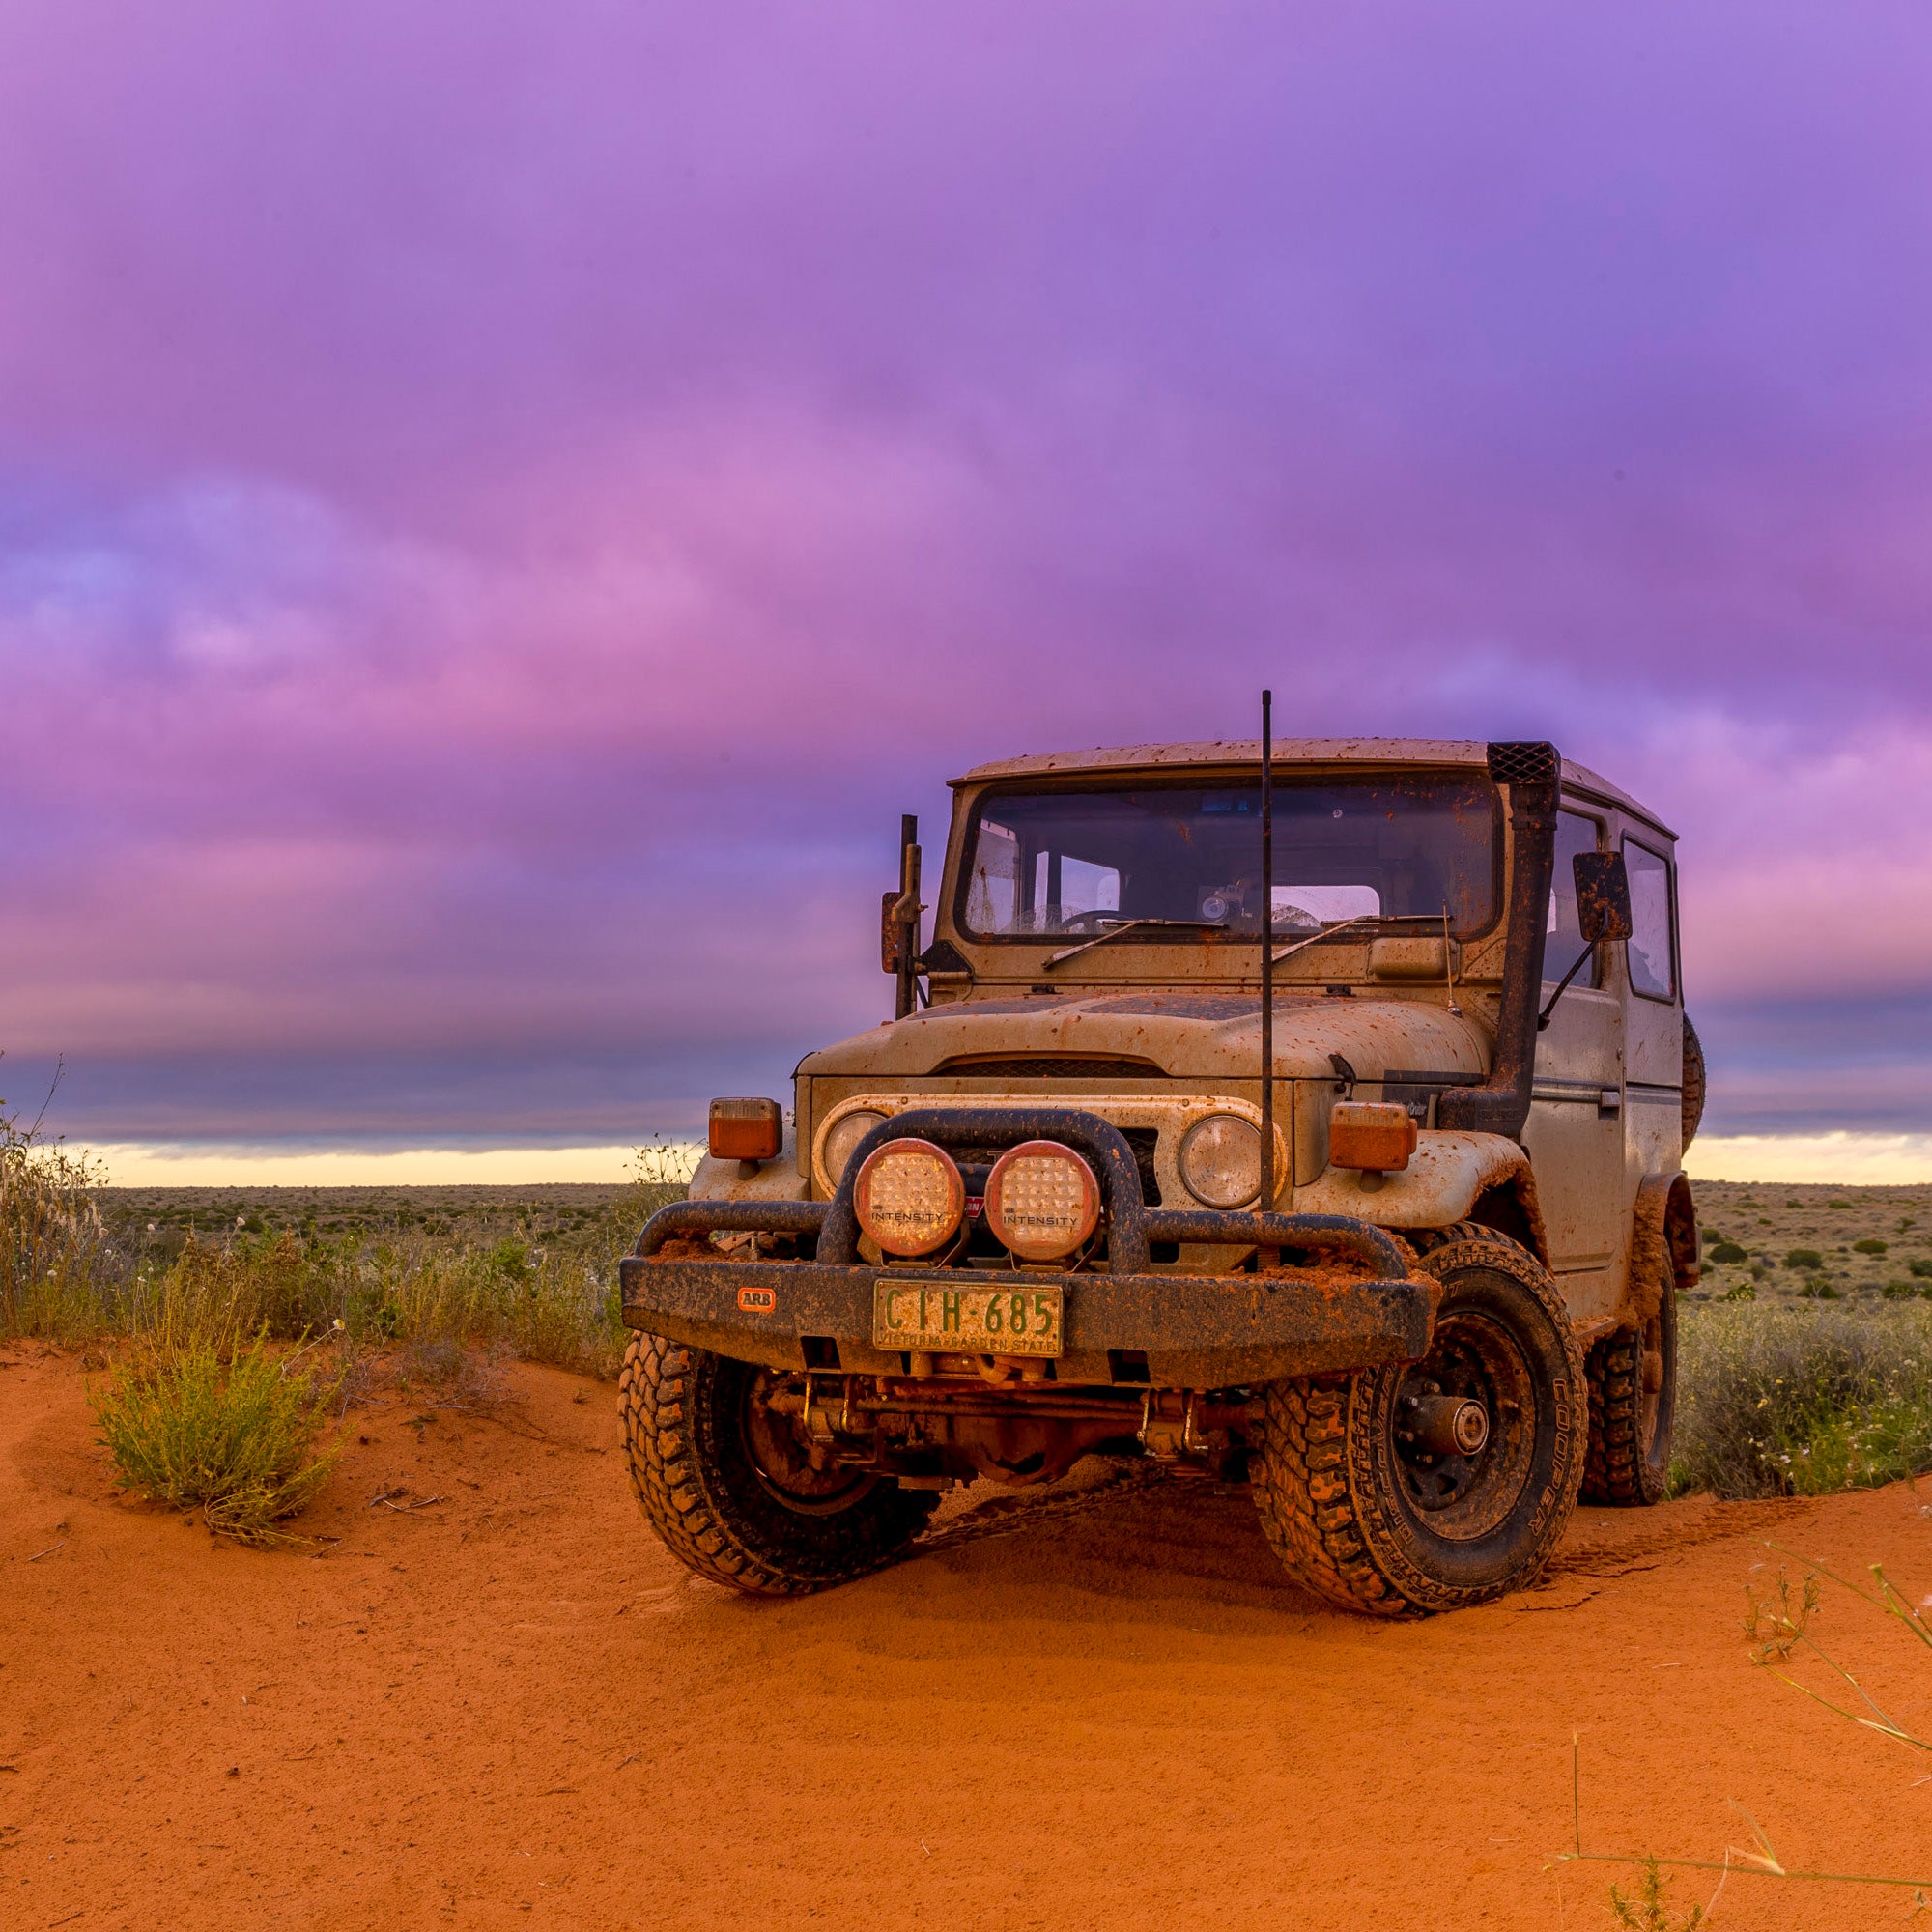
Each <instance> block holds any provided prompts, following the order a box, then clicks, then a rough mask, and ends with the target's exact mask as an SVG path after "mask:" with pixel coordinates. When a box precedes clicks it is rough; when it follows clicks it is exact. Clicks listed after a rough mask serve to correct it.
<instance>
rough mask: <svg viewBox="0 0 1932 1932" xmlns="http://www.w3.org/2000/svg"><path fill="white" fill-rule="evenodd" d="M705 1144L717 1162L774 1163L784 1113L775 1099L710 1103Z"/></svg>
mask: <svg viewBox="0 0 1932 1932" xmlns="http://www.w3.org/2000/svg"><path fill="white" fill-rule="evenodd" d="M708 1145H709V1147H710V1149H711V1151H712V1153H713V1154H714V1155H715V1156H716V1157H717V1158H718V1159H719V1160H776V1159H777V1158H778V1152H779V1149H780V1148H781V1147H782V1146H783V1145H784V1111H783V1109H782V1108H781V1107H780V1105H779V1103H778V1102H777V1101H776V1100H714V1101H712V1103H711V1133H710V1139H709V1142H708Z"/></svg>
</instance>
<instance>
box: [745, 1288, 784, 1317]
mask: <svg viewBox="0 0 1932 1932" xmlns="http://www.w3.org/2000/svg"><path fill="white" fill-rule="evenodd" d="M778 1305H779V1292H778V1290H777V1289H775V1288H741V1289H740V1290H739V1291H738V1306H739V1307H740V1308H743V1309H747V1310H749V1311H750V1312H751V1313H752V1314H753V1315H769V1314H770V1313H771V1312H772V1310H773V1309H775V1308H776V1307H777V1306H778Z"/></svg>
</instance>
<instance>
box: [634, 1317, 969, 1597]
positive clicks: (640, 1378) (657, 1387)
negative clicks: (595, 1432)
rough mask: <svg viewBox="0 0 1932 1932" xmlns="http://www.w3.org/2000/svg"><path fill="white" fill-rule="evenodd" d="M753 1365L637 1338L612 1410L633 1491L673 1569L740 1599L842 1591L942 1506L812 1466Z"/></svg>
mask: <svg viewBox="0 0 1932 1932" xmlns="http://www.w3.org/2000/svg"><path fill="white" fill-rule="evenodd" d="M768 1379H769V1378H768V1377H767V1375H766V1372H765V1371H763V1370H761V1369H757V1368H754V1367H753V1366H752V1364H750V1363H749V1362H738V1361H733V1360H732V1359H731V1358H730V1357H729V1356H727V1355H714V1354H711V1353H710V1352H708V1351H707V1350H703V1349H687V1348H684V1347H683V1346H682V1345H680V1344H679V1343H676V1342H668V1341H666V1340H665V1339H664V1337H663V1336H661V1335H646V1334H641V1333H639V1334H637V1335H634V1336H632V1338H631V1344H630V1347H629V1348H628V1349H626V1350H625V1351H624V1370H623V1374H622V1376H621V1377H620V1378H619V1379H618V1384H617V1387H618V1400H619V1405H620V1407H621V1411H622V1417H623V1427H624V1452H625V1455H626V1457H627V1458H628V1460H629V1462H630V1465H631V1483H632V1487H633V1488H635V1489H636V1491H637V1492H638V1500H639V1502H640V1503H641V1504H642V1505H643V1508H644V1514H645V1516H647V1517H648V1518H649V1519H650V1521H651V1526H652V1528H654V1529H655V1530H656V1531H657V1533H658V1535H659V1536H660V1537H662V1538H663V1539H664V1544H665V1547H666V1548H668V1550H669V1551H670V1553H671V1554H672V1555H673V1556H675V1557H676V1558H677V1559H678V1561H679V1562H680V1563H682V1564H684V1565H685V1566H686V1567H687V1568H688V1569H690V1570H693V1571H695V1572H696V1574H697V1575H698V1576H700V1577H707V1578H708V1579H709V1580H710V1581H712V1582H714V1583H725V1584H728V1585H729V1586H730V1587H731V1588H732V1589H734V1590H742V1591H744V1592H745V1593H746V1594H747V1595H748V1596H755V1597H793V1596H801V1595H803V1594H805V1593H806V1592H808V1591H811V1590H824V1589H829V1588H830V1587H831V1586H832V1585H833V1584H835V1583H845V1582H850V1581H851V1580H852V1578H854V1577H864V1576H866V1575H867V1574H868V1573H869V1572H871V1571H873V1570H879V1569H883V1568H884V1567H885V1565H887V1564H888V1563H890V1562H892V1561H893V1560H894V1558H895V1557H896V1556H898V1555H899V1554H900V1553H901V1552H902V1551H903V1550H904V1548H906V1546H907V1545H908V1544H909V1543H911V1542H912V1540H913V1538H914V1537H916V1536H917V1535H918V1534H919V1533H920V1531H921V1530H923V1528H924V1527H925V1524H926V1519H927V1518H928V1517H929V1516H931V1514H932V1512H933V1510H934V1508H935V1507H937V1505H938V1502H939V1498H938V1496H937V1494H936V1493H933V1492H925V1491H913V1490H901V1489H900V1488H899V1487H898V1485H897V1484H896V1483H895V1482H894V1481H893V1480H892V1479H891V1478H890V1477H882V1476H874V1475H872V1474H870V1473H868V1472H867V1471H865V1470H854V1469H845V1468H839V1467H837V1466H832V1467H827V1468H814V1467H812V1466H811V1464H810V1461H809V1459H808V1457H807V1454H806V1452H805V1448H804V1445H803V1444H802V1442H801V1441H800V1440H799V1438H798V1435H797V1434H796V1432H795V1431H794V1430H793V1429H792V1427H791V1425H790V1424H789V1422H788V1421H787V1420H786V1419H785V1418H784V1417H782V1416H781V1415H777V1414H775V1413H773V1412H772V1410H771V1409H769V1408H768V1407H766V1406H765V1405H764V1404H763V1402H762V1401H761V1400H760V1397H761V1395H762V1393H763V1389H764V1384H765V1382H766V1381H767V1380H768Z"/></svg>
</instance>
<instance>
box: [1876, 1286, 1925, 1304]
mask: <svg viewBox="0 0 1932 1932" xmlns="http://www.w3.org/2000/svg"><path fill="white" fill-rule="evenodd" d="M1880 1293H1883V1294H1884V1296H1885V1298H1886V1299H1887V1300H1888V1301H1910V1300H1911V1299H1912V1298H1913V1296H1914V1295H1916V1294H1917V1293H1918V1283H1917V1282H1916V1281H1889V1282H1887V1283H1886V1285H1885V1287H1884V1288H1883V1289H1882V1290H1881V1291H1880Z"/></svg>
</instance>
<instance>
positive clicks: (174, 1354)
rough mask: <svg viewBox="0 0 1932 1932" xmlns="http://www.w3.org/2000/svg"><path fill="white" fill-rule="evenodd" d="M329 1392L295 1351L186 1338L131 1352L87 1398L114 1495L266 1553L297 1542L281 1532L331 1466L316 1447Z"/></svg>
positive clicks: (330, 1457) (260, 1342)
mask: <svg viewBox="0 0 1932 1932" xmlns="http://www.w3.org/2000/svg"><path fill="white" fill-rule="evenodd" d="M334 1393H335V1389H334V1383H333V1381H332V1380H331V1379H330V1378H327V1377H325V1376H323V1375H322V1374H320V1373H319V1372H318V1370H317V1368H316V1367H315V1365H314V1364H313V1363H312V1362H309V1361H307V1360H306V1359H305V1358H304V1355H303V1352H302V1351H301V1350H296V1351H294V1352H292V1353H275V1352H271V1351H270V1348H269V1345H268V1343H267V1341H266V1339H265V1338H263V1337H260V1336H258V1337H257V1338H256V1339H255V1340H254V1342H252V1343H251V1344H250V1345H249V1346H248V1347H247V1348H246V1349H243V1350H222V1349H221V1348H219V1347H218V1346H217V1345H216V1344H215V1343H214V1342H213V1341H212V1340H210V1339H209V1338H208V1337H207V1336H205V1335H191V1336H189V1337H188V1338H187V1339H185V1340H183V1341H170V1340H163V1341H161V1342H160V1343H158V1344H157V1345H156V1346H153V1347H151V1348H148V1349H145V1350H141V1351H140V1352H139V1353H138V1354H137V1355H136V1356H135V1358H134V1359H133V1360H131V1361H129V1362H128V1363H124V1364H123V1365H122V1367H121V1368H120V1369H118V1370H117V1371H116V1373H115V1375H114V1378H113V1380H112V1381H111V1382H110V1383H109V1385H108V1386H107V1387H106V1388H105V1389H103V1390H99V1391H95V1390H90V1391H89V1400H90V1402H91V1403H92V1405H93V1407H94V1413H95V1418H96V1420H97V1421H98V1422H99V1425H100V1439H101V1441H102V1442H103V1443H104V1444H105V1445H106V1448H107V1450H108V1453H109V1454H110V1455H111V1456H112V1457H113V1459H114V1466H115V1468H116V1470H117V1471H118V1472H119V1474H118V1480H119V1482H120V1484H121V1486H122V1488H123V1489H126V1490H131V1491H134V1492H137V1493H138V1494H141V1495H144V1496H147V1497H148V1498H150V1499H151V1500H153V1501H155V1502H157V1503H162V1504H164V1505H166V1506H167V1507H169V1508H171V1509H179V1510H199V1511H200V1512H201V1514H202V1518H203V1520H205V1521H206V1522H207V1524H208V1526H209V1528H210V1529H212V1530H214V1531H216V1532H217V1533H218V1534H220V1535H223V1536H232V1537H234V1538H235V1539H236V1540H237V1541H238V1542H241V1543H252V1544H257V1545H266V1544H277V1543H294V1542H298V1541H300V1539H299V1538H298V1537H296V1536H294V1535H292V1534H291V1533H290V1532H289V1531H287V1530H285V1529H283V1528H281V1527H280V1525H281V1523H282V1522H283V1521H284V1520H286V1519H287V1518H289V1517H292V1516H294V1515H295V1514H296V1513H297V1512H298V1511H299V1510H300V1509H301V1508H302V1507H303V1506H304V1505H305V1504H306V1503H307V1502H308V1501H309V1500H310V1499H311V1498H312V1497H313V1496H314V1495H315V1493H316V1492H317V1491H318V1490H319V1489H320V1488H321V1487H322V1485H323V1482H324V1481H325V1479H326V1478H327V1475H328V1471H329V1468H330V1465H331V1464H332V1463H334V1461H335V1451H334V1449H333V1448H320V1449H319V1448H318V1447H317V1442H318V1438H319V1437H320V1435H321V1434H322V1432H323V1430H324V1427H325V1425H326V1422H327V1415H328V1410H329V1407H330V1405H331V1401H332V1398H333V1396H334Z"/></svg>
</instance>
